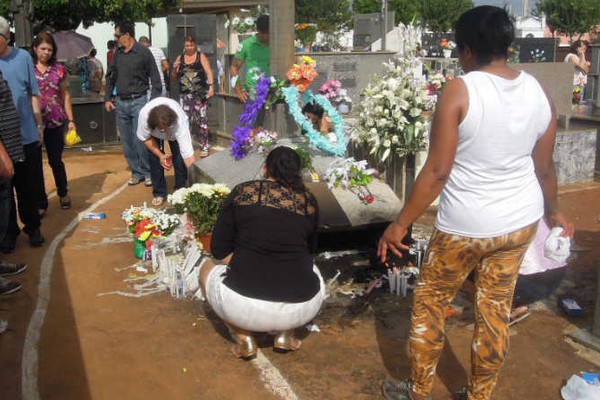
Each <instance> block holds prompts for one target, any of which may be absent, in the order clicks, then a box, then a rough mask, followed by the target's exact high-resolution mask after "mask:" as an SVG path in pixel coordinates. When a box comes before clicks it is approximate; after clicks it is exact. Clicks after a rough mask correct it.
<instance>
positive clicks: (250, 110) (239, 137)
mask: <svg viewBox="0 0 600 400" xmlns="http://www.w3.org/2000/svg"><path fill="white" fill-rule="evenodd" d="M270 87H271V78H267V77H262V78H260V79H259V81H258V83H257V84H256V98H255V99H254V101H250V102H249V103H248V104H246V108H245V109H244V112H243V113H242V114H240V117H239V121H240V124H239V125H237V126H236V127H235V128H233V131H232V134H233V140H232V141H231V156H232V157H233V158H234V159H236V160H241V159H242V158H244V157H246V154H247V153H248V145H249V144H250V133H251V132H252V123H253V122H254V120H255V119H256V117H257V116H258V113H259V112H260V110H262V108H263V107H264V106H265V103H266V102H267V95H268V94H269V89H270Z"/></svg>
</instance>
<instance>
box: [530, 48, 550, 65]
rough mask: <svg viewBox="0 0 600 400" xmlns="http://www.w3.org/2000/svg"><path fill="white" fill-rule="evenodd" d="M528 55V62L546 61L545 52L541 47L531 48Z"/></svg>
mask: <svg viewBox="0 0 600 400" xmlns="http://www.w3.org/2000/svg"><path fill="white" fill-rule="evenodd" d="M529 55H530V56H531V57H530V58H529V62H534V63H535V62H546V52H545V51H544V50H542V49H534V50H531V51H530V52H529Z"/></svg>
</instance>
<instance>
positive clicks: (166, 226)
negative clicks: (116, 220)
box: [121, 204, 180, 240]
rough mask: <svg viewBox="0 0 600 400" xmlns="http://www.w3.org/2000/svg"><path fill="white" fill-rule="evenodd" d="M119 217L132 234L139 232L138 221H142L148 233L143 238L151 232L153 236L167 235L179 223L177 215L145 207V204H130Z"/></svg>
mask: <svg viewBox="0 0 600 400" xmlns="http://www.w3.org/2000/svg"><path fill="white" fill-rule="evenodd" d="M121 219H123V221H125V223H126V224H127V228H128V229H129V231H130V232H131V233H133V234H134V235H136V234H137V235H139V234H140V232H139V226H138V223H142V224H143V225H144V226H145V229H146V231H147V233H148V235H146V236H145V238H144V239H143V240H146V239H148V237H150V234H151V233H152V235H153V236H160V235H164V236H168V235H169V234H170V233H171V232H173V230H175V228H176V227H177V226H178V225H179V223H180V219H179V216H178V215H175V214H168V213H167V212H166V211H165V210H163V209H156V208H149V207H146V204H144V205H143V206H142V207H136V206H131V207H130V208H128V209H127V210H124V211H123V212H122V213H121ZM136 230H137V232H136ZM150 231H152V232H150ZM135 237H136V238H139V237H138V236H135Z"/></svg>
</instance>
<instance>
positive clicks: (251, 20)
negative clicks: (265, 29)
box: [225, 5, 269, 34]
mask: <svg viewBox="0 0 600 400" xmlns="http://www.w3.org/2000/svg"><path fill="white" fill-rule="evenodd" d="M240 12H241V15H235V16H234V17H233V18H232V19H231V20H229V19H227V21H225V29H228V28H229V27H230V26H231V28H232V29H233V30H234V31H235V32H237V33H241V34H244V33H251V32H254V28H255V24H256V20H257V18H258V16H259V15H262V14H268V13H269V9H268V7H265V6H260V5H259V6H257V7H256V8H254V9H252V10H248V9H244V8H242V9H240Z"/></svg>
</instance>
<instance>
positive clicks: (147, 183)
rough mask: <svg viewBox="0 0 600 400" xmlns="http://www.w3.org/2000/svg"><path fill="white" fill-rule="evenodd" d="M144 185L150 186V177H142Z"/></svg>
mask: <svg viewBox="0 0 600 400" xmlns="http://www.w3.org/2000/svg"><path fill="white" fill-rule="evenodd" d="M144 186H152V179H151V178H149V177H148V178H144Z"/></svg>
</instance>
